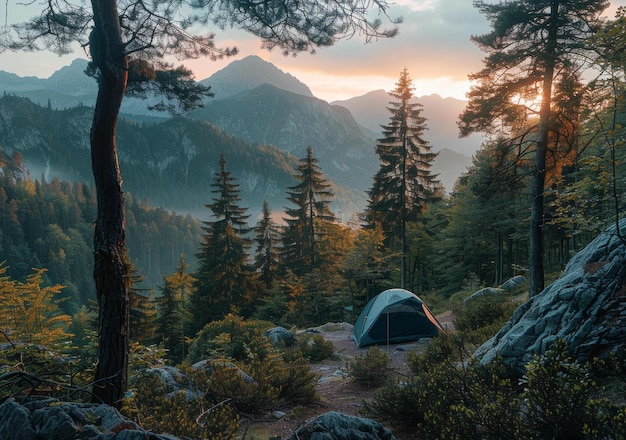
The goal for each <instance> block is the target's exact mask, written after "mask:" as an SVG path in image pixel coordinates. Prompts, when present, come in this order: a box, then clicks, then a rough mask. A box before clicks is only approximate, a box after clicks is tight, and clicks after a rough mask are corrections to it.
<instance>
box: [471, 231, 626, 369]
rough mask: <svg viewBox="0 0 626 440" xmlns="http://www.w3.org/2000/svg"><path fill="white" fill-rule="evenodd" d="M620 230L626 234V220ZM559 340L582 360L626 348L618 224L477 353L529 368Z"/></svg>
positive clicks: (624, 264)
mask: <svg viewBox="0 0 626 440" xmlns="http://www.w3.org/2000/svg"><path fill="white" fill-rule="evenodd" d="M620 230H621V235H622V236H624V235H626V219H624V220H623V221H622V222H621V223H620ZM557 339H563V340H564V341H565V342H567V344H568V346H569V350H570V353H571V355H572V356H573V357H574V359H576V360H577V361H579V362H584V361H587V360H591V359H593V358H594V357H600V358H603V357H607V356H608V355H609V354H610V353H623V352H624V350H625V349H626V244H625V243H624V242H623V241H622V240H621V239H620V237H619V236H618V234H617V229H616V227H615V226H613V227H610V228H608V229H607V230H606V231H604V232H603V233H601V234H600V235H599V236H598V237H596V238H595V239H594V240H593V241H592V242H591V243H589V244H588V245H587V246H586V247H585V248H584V249H583V250H582V251H580V252H579V253H578V254H576V255H575V256H574V257H573V258H572V259H571V260H570V262H569V263H568V264H567V266H566V267H565V270H564V271H563V274H562V275H561V277H560V278H559V279H558V280H556V281H555V282H554V283H553V284H551V285H550V286H548V287H547V288H546V289H544V290H543V292H541V293H540V294H539V295H537V296H535V297H533V298H531V299H530V300H529V301H527V302H526V303H524V304H522V305H521V306H520V307H519V308H518V309H517V311H516V312H515V313H514V314H513V316H512V317H511V319H510V320H509V322H508V323H507V324H506V325H505V326H504V327H503V328H502V329H501V330H500V331H499V332H498V333H497V334H496V335H495V336H494V337H493V338H491V339H490V340H489V341H487V342H485V343H484V344H483V345H482V346H481V347H479V348H478V350H476V352H475V354H474V355H475V357H476V358H477V359H479V360H480V362H482V363H488V362H491V361H493V360H494V359H495V358H496V357H498V356H500V357H502V359H503V360H504V362H505V363H506V364H508V365H509V366H511V367H512V368H513V369H514V370H516V371H517V372H519V373H523V372H524V365H525V364H526V363H528V362H529V361H531V360H532V359H533V356H534V355H535V354H541V353H544V352H545V351H546V350H547V349H548V348H550V346H551V345H552V344H553V343H554V342H555V341H556V340H557Z"/></svg>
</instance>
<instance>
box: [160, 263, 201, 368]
mask: <svg viewBox="0 0 626 440" xmlns="http://www.w3.org/2000/svg"><path fill="white" fill-rule="evenodd" d="M188 267H189V266H188V264H187V263H186V262H185V257H184V255H181V256H180V258H179V260H178V265H177V267H176V271H175V272H174V273H173V274H172V275H169V276H163V287H162V288H161V295H160V296H159V298H158V311H159V317H158V320H157V334H158V335H159V339H160V341H161V342H162V343H163V347H164V348H166V349H167V350H168V355H167V357H168V359H169V361H170V362H171V363H172V364H178V363H180V362H182V361H183V360H184V359H185V356H187V347H188V343H187V339H188V338H189V337H190V336H192V334H191V332H190V331H189V330H188V329H189V324H190V321H191V311H190V304H189V299H190V298H191V297H192V295H193V292H194V281H195V279H194V278H193V277H192V276H191V275H190V274H189V273H187V269H188Z"/></svg>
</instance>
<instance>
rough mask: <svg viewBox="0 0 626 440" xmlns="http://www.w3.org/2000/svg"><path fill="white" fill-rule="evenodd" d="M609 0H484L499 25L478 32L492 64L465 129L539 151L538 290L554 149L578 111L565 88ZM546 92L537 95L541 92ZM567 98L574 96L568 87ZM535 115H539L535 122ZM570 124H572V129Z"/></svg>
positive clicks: (535, 205)
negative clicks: (568, 102) (565, 102)
mask: <svg viewBox="0 0 626 440" xmlns="http://www.w3.org/2000/svg"><path fill="white" fill-rule="evenodd" d="M608 4H609V3H608V1H606V0H541V1H537V0H533V1H530V0H513V1H500V2H496V3H494V2H486V1H482V0H477V1H476V2H475V5H476V7H477V8H478V9H479V10H480V11H481V12H482V13H483V14H484V15H485V16H486V17H487V18H488V19H489V21H490V22H491V25H492V29H493V30H492V31H491V32H489V33H487V34H484V35H479V36H473V37H472V41H474V42H475V43H476V44H477V45H478V46H479V47H480V49H481V50H483V51H484V52H485V53H486V54H487V56H486V58H485V67H484V68H483V69H482V70H481V71H480V72H478V73H475V74H472V75H471V76H470V78H471V79H472V80H474V81H476V83H477V85H475V86H473V87H472V88H471V90H470V92H469V94H468V97H469V103H468V105H467V108H466V109H465V111H464V112H463V114H461V116H460V122H459V127H460V129H461V134H462V135H468V134H470V133H473V132H485V133H487V134H496V135H500V134H504V135H508V136H509V137H510V138H511V139H512V141H511V144H512V146H513V147H515V148H517V147H520V148H523V149H525V150H526V153H525V154H524V156H527V155H529V154H532V157H533V158H534V165H533V169H532V175H533V179H532V184H531V189H530V192H531V200H530V205H531V213H530V231H529V237H530V258H529V268H530V295H531V296H535V295H537V294H539V292H541V291H542V290H543V288H544V283H545V280H544V261H543V253H544V234H545V229H546V228H545V227H544V226H545V223H546V215H545V212H544V196H545V193H546V191H545V189H546V182H547V178H548V177H549V174H548V170H549V169H550V160H549V159H550V156H551V155H554V154H555V152H557V151H558V150H559V148H560V142H561V141H562V140H563V139H565V140H566V142H568V143H569V139H568V137H569V136H567V135H565V136H563V133H562V132H561V129H562V128H564V127H563V125H562V124H561V122H562V121H564V120H565V119H569V121H572V120H577V119H578V115H575V117H574V119H572V115H571V114H568V113H569V111H570V110H572V109H571V108H570V107H569V106H566V107H565V108H566V109H567V111H566V112H563V111H562V110H563V109H559V108H558V107H559V106H561V105H562V104H563V102H561V103H559V99H558V89H559V88H561V89H568V88H569V86H568V85H567V84H568V83H570V84H573V83H575V82H577V81H576V80H574V81H572V79H575V78H576V75H575V74H574V72H580V71H583V70H584V69H585V68H586V67H587V66H586V63H588V61H589V60H590V59H591V58H590V57H587V56H586V54H589V53H591V49H592V48H591V47H590V44H589V42H590V37H591V36H592V35H593V33H594V32H595V30H596V29H598V28H599V24H600V22H601V17H600V14H601V13H602V11H603V10H604V9H606V7H607V6H608ZM538 95H540V99H539V100H538V102H536V99H537V96H538ZM567 95H568V96H566V100H569V98H571V97H572V96H571V95H570V94H569V93H568V94H567ZM529 120H532V121H533V122H535V123H534V124H532V127H529V123H528V122H529ZM569 126H570V124H569V123H567V124H565V127H566V130H569Z"/></svg>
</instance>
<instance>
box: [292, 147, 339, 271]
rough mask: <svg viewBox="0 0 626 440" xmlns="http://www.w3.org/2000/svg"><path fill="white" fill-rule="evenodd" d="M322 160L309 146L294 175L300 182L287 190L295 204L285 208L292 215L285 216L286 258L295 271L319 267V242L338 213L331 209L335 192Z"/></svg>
mask: <svg viewBox="0 0 626 440" xmlns="http://www.w3.org/2000/svg"><path fill="white" fill-rule="evenodd" d="M318 162H319V161H318V160H317V159H316V158H315V157H314V156H313V150H312V149H311V147H308V148H307V150H306V157H305V158H303V159H300V162H299V164H298V170H297V174H295V175H294V176H293V177H294V179H296V180H298V181H299V182H300V183H298V184H297V185H294V186H291V187H289V188H288V189H287V200H288V201H289V202H291V203H292V204H293V205H295V207H292V208H289V207H288V208H285V214H286V215H287V216H288V217H286V218H284V221H285V223H286V226H285V228H284V229H283V234H282V242H283V255H282V260H283V262H284V263H285V266H286V267H287V268H289V269H291V270H293V271H294V273H295V274H302V273H304V272H307V271H309V270H310V269H312V268H314V267H316V265H317V264H318V261H317V258H318V256H319V250H318V249H317V245H318V244H319V242H320V240H321V239H322V237H323V236H324V234H325V233H326V230H325V225H327V224H330V223H334V222H335V215H334V214H333V212H332V211H331V210H330V208H329V204H330V199H331V198H332V197H333V195H334V194H333V192H332V191H331V189H330V184H329V183H328V181H327V180H326V178H325V177H324V174H323V173H322V171H321V169H320V168H319V166H318Z"/></svg>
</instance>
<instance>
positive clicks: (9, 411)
mask: <svg viewBox="0 0 626 440" xmlns="http://www.w3.org/2000/svg"><path fill="white" fill-rule="evenodd" d="M79 438H81V439H82V438H88V439H91V440H145V439H150V440H176V438H175V437H171V436H169V435H161V434H154V433H150V432H148V431H145V430H143V429H142V428H140V427H139V425H137V424H136V423H135V422H133V421H131V420H128V419H126V418H124V417H122V415H121V414H120V413H119V412H118V411H117V410H116V409H115V408H113V407H111V406H108V405H98V404H91V403H71V402H60V401H59V400H57V399H46V400H35V401H29V402H27V403H24V404H20V403H18V402H17V401H16V400H15V399H13V398H9V399H7V400H5V401H4V402H3V403H2V405H0V439H11V440H36V439H46V440H68V439H79Z"/></svg>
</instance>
